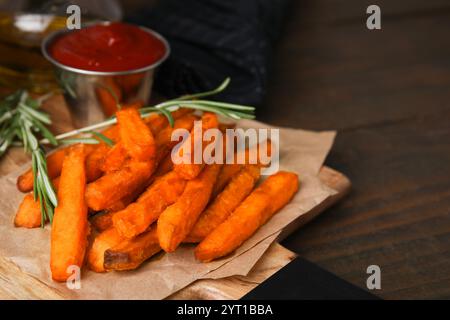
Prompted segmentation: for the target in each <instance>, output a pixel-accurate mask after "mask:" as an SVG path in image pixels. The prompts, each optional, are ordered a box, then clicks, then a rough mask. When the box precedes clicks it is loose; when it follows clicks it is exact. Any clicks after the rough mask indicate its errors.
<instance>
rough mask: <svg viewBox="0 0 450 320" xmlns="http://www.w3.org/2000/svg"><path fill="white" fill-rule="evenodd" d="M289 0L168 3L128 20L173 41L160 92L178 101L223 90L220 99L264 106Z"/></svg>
mask: <svg viewBox="0 0 450 320" xmlns="http://www.w3.org/2000/svg"><path fill="white" fill-rule="evenodd" d="M288 1H289V0H245V1H242V0H240V1H238V0H226V1H224V0H185V1H181V0H163V1H158V2H157V4H156V5H154V6H150V7H146V8H145V9H144V10H140V12H135V13H133V14H131V15H130V16H128V17H126V20H127V21H129V22H132V23H136V24H140V25H144V26H148V27H150V28H152V29H154V30H156V31H157V32H159V33H161V34H162V35H163V36H165V37H166V38H167V39H168V41H169V42H170V45H171V49H172V53H171V56H170V58H169V59H168V60H167V61H166V63H164V64H163V66H162V67H161V68H160V69H159V71H158V74H157V76H156V80H155V89H156V90H157V91H158V92H159V93H161V94H162V95H164V96H166V97H168V98H172V97H176V96H179V95H181V94H185V93H195V92H201V91H205V90H209V89H211V88H214V87H216V86H218V85H219V84H220V83H221V82H222V81H223V80H224V79H225V78H226V77H231V79H232V82H231V85H230V87H229V88H228V89H227V90H226V92H224V93H223V94H221V95H220V96H216V99H221V100H224V101H229V102H233V103H241V104H251V105H259V104H260V103H261V102H262V99H263V98H264V93H265V87H266V81H267V76H268V68H269V61H270V57H271V53H272V50H273V46H274V44H275V42H276V40H277V38H278V37H279V33H280V30H281V26H282V21H283V16H284V12H285V9H286V7H287V3H288Z"/></svg>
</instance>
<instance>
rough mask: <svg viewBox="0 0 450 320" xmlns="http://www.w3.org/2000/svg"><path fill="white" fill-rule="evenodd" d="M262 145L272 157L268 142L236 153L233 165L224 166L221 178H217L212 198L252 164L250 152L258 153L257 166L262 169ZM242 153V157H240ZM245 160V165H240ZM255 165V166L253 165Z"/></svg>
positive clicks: (220, 174) (269, 142)
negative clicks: (244, 168) (265, 145)
mask: <svg viewBox="0 0 450 320" xmlns="http://www.w3.org/2000/svg"><path fill="white" fill-rule="evenodd" d="M262 144H267V153H268V156H270V155H271V145H272V144H271V141H270V140H267V141H264V142H262V143H261V144H258V145H257V146H253V147H252V148H250V149H249V148H246V149H245V150H243V151H238V152H236V153H235V154H234V155H233V157H234V159H233V163H230V164H224V165H223V166H222V169H221V171H220V173H219V176H218V177H217V181H216V184H215V185H214V188H213V192H212V197H213V198H215V197H216V196H217V195H218V194H219V193H220V192H222V190H223V189H224V188H225V186H226V185H227V184H228V183H229V182H230V180H231V179H232V178H233V177H234V176H235V175H236V174H237V173H238V172H239V171H240V170H241V169H242V168H243V167H244V166H246V165H248V164H249V163H250V152H258V154H257V163H256V164H255V165H257V166H260V167H262V166H263V165H262V163H261V156H260V153H261V146H262ZM241 153H242V156H241V155H240V154H241ZM242 157H243V158H244V159H245V160H244V163H239V162H240V160H241V158H242ZM252 165H253V164H252Z"/></svg>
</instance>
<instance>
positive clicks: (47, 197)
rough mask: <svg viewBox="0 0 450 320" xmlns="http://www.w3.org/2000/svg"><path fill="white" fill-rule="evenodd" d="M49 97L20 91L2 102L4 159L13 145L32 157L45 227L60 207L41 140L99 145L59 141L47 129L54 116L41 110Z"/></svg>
mask: <svg viewBox="0 0 450 320" xmlns="http://www.w3.org/2000/svg"><path fill="white" fill-rule="evenodd" d="M45 98H46V97H43V98H41V99H32V98H31V97H30V96H29V95H28V93H27V92H26V91H17V92H16V93H14V94H12V95H10V96H8V97H6V98H5V99H4V100H3V101H1V102H0V157H1V156H3V155H4V154H5V152H6V151H7V150H8V149H9V147H11V146H18V145H20V146H23V148H24V150H25V152H26V153H29V154H31V163H32V170H33V178H34V185H33V194H34V199H35V200H39V202H40V204H41V225H42V226H43V225H44V223H45V221H47V220H48V221H50V222H51V221H52V219H53V210H54V208H55V207H56V206H57V204H58V200H57V198H56V193H55V189H54V187H53V184H52V182H51V180H50V178H49V176H48V171H47V161H46V158H45V152H44V150H43V148H42V145H41V144H40V143H39V139H38V137H44V138H45V139H46V140H47V141H48V142H49V143H50V144H51V145H53V146H58V145H61V144H64V145H66V144H72V143H90V144H92V143H99V141H98V140H96V139H92V138H77V139H64V140H62V139H58V138H56V137H55V136H54V135H53V134H52V133H51V132H50V130H48V129H47V127H46V126H48V125H50V124H51V120H50V116H49V115H48V114H47V113H45V112H43V111H42V110H40V107H41V103H42V101H43V100H44V99H45Z"/></svg>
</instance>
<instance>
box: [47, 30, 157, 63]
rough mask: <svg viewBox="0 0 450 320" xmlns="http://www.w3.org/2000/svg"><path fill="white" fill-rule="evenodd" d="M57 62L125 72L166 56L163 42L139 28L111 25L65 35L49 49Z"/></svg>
mask: <svg viewBox="0 0 450 320" xmlns="http://www.w3.org/2000/svg"><path fill="white" fill-rule="evenodd" d="M49 53H50V55H51V56H52V57H53V58H54V59H55V60H56V61H58V62H60V63H62V64H64V65H66V66H69V67H74V68H77V69H83V70H90V71H103V72H114V71H129V70H134V69H140V68H143V67H146V66H149V65H152V64H153V63H155V62H157V61H158V60H160V59H161V58H162V57H163V56H164V55H165V53H166V47H165V45H164V43H163V42H162V41H161V40H160V39H159V38H157V37H156V36H154V35H153V34H151V33H148V32H146V31H145V30H142V29H141V28H139V27H137V26H134V25H130V24H125V23H118V22H117V23H111V24H108V25H95V26H91V27H87V28H83V29H80V30H77V31H74V32H69V33H66V34H64V35H62V36H61V37H59V38H57V39H56V40H55V41H54V42H53V43H52V44H51V46H50V48H49Z"/></svg>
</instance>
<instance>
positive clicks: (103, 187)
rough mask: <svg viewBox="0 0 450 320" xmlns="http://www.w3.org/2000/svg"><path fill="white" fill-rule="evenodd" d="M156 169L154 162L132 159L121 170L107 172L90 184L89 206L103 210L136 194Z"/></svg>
mask: <svg viewBox="0 0 450 320" xmlns="http://www.w3.org/2000/svg"><path fill="white" fill-rule="evenodd" d="M154 170H155V167H154V163H151V162H134V161H130V162H128V163H127V164H126V165H125V166H124V167H123V168H121V169H120V170H117V171H114V172H111V173H108V174H105V175H104V176H102V177H101V178H99V179H97V180H95V181H94V182H91V183H89V184H88V186H87V188H86V202H87V205H88V207H89V208H91V209H93V210H94V211H101V210H104V209H108V208H110V207H111V206H112V205H114V204H115V203H116V202H117V201H119V200H120V199H122V198H124V197H126V196H127V195H130V194H135V193H136V191H138V190H140V189H141V188H142V187H143V186H145V185H146V183H147V182H148V181H149V179H150V177H151V175H152V174H153V171H154Z"/></svg>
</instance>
